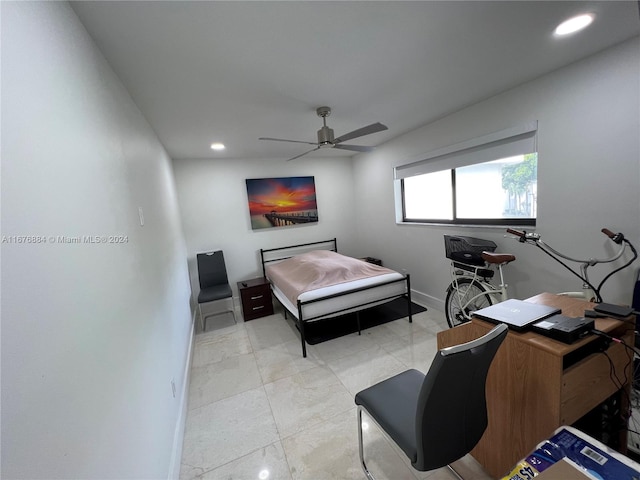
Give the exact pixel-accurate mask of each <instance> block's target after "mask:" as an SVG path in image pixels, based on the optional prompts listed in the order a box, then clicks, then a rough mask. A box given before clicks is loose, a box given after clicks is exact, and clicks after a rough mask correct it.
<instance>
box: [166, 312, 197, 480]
mask: <svg viewBox="0 0 640 480" xmlns="http://www.w3.org/2000/svg"><path fill="white" fill-rule="evenodd" d="M197 314H198V312H197V310H196V311H195V312H193V316H192V318H191V332H190V334H189V339H190V341H189V351H188V352H187V362H186V365H185V371H184V375H183V378H184V382H183V384H182V390H181V392H180V407H179V412H180V414H179V415H178V419H177V421H176V427H175V430H174V432H173V449H172V452H171V463H170V464H169V476H168V477H167V478H168V480H177V479H178V478H180V465H181V463H182V445H183V443H184V429H185V426H186V423H187V406H188V404H189V382H190V380H191V362H192V360H193V344H194V341H195V339H194V336H195V331H196V329H195V326H196V323H195V320H196V316H197Z"/></svg>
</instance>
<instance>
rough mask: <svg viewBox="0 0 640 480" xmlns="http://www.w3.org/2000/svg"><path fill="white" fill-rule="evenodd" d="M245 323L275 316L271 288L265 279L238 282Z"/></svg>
mask: <svg viewBox="0 0 640 480" xmlns="http://www.w3.org/2000/svg"><path fill="white" fill-rule="evenodd" d="M238 292H240V301H241V302H242V316H243V317H244V319H245V321H247V320H253V319H254V318H260V317H264V316H266V315H271V314H273V302H272V300H271V288H270V287H269V282H268V281H267V280H266V279H265V278H252V279H251V280H244V281H242V282H238Z"/></svg>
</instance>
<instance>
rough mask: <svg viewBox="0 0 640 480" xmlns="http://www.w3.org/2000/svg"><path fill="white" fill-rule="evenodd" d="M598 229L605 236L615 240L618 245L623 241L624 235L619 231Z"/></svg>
mask: <svg viewBox="0 0 640 480" xmlns="http://www.w3.org/2000/svg"><path fill="white" fill-rule="evenodd" d="M600 231H601V232H602V233H604V234H605V235H606V236H607V237H609V238H610V239H611V240H613V241H614V242H616V243H617V244H618V245H620V244H621V243H622V242H623V241H624V235H623V234H622V233H621V232H618V233H613V232H612V231H611V230H609V229H608V228H603V229H602V230H600Z"/></svg>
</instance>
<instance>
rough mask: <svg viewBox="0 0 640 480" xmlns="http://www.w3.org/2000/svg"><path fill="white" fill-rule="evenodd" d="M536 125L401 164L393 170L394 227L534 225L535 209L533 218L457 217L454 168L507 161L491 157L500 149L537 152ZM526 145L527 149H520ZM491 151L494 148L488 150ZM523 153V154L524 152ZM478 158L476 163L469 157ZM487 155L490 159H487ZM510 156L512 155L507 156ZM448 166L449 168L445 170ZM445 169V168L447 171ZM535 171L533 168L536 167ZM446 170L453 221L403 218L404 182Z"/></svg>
mask: <svg viewBox="0 0 640 480" xmlns="http://www.w3.org/2000/svg"><path fill="white" fill-rule="evenodd" d="M537 131H538V122H537V121H533V122H531V123H528V124H525V125H521V126H518V127H514V128H509V129H506V130H503V131H501V132H496V133H492V134H489V135H485V136H483V137H480V138H476V139H472V140H469V141H465V142H462V143H459V144H456V145H451V146H449V147H445V148H441V149H439V150H437V151H434V152H431V153H430V154H427V155H424V156H420V157H418V159H417V161H414V162H410V163H404V164H402V165H399V166H396V167H394V184H395V185H396V187H395V191H396V193H395V197H396V223H398V224H414V225H415V224H429V225H470V226H489V227H490V226H509V225H512V226H531V227H535V226H536V223H537V215H538V214H537V209H536V217H535V218H521V217H506V218H502V217H501V218H464V217H458V216H457V195H456V186H457V185H456V169H457V168H462V167H466V166H470V165H480V164H483V163H489V162H492V161H496V160H500V159H501V158H507V156H504V157H502V156H501V155H500V156H495V157H494V156H493V155H492V153H496V152H498V151H500V149H501V148H507V149H509V148H511V147H510V146H509V145H510V144H511V145H513V146H514V147H513V148H516V149H520V151H519V152H518V153H516V155H527V154H531V153H535V154H537V153H538V148H537ZM522 145H528V146H529V147H530V148H526V147H524V149H523V147H522ZM492 149H495V150H494V151H492ZM525 150H527V151H525ZM476 155H478V159H479V161H475V160H474V159H473V157H476ZM487 155H489V156H491V157H493V158H491V159H487ZM510 156H513V155H510ZM449 165H450V167H449ZM447 167H449V168H447ZM536 169H537V167H536ZM442 171H449V172H450V177H451V195H452V198H451V206H452V210H453V218H452V219H451V220H449V219H429V218H419V219H414V218H407V216H406V203H405V199H406V197H405V186H404V179H405V178H410V177H415V176H418V175H424V174H429V173H435V172H442Z"/></svg>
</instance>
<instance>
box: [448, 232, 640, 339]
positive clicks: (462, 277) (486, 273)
mask: <svg viewBox="0 0 640 480" xmlns="http://www.w3.org/2000/svg"><path fill="white" fill-rule="evenodd" d="M507 233H510V234H512V235H515V236H516V237H517V238H518V241H519V242H520V243H529V244H532V245H535V246H536V247H538V248H540V249H541V250H542V251H543V252H545V253H546V254H547V255H549V256H550V257H551V258H553V259H554V260H555V261H557V262H558V263H560V264H561V265H562V266H563V267H565V268H566V269H567V270H569V271H570V272H571V273H572V274H574V275H575V276H577V277H578V278H579V279H580V280H581V281H582V282H583V283H582V290H581V291H578V292H561V293H559V294H558V295H564V296H569V297H573V298H582V299H584V300H588V301H591V302H595V303H602V296H601V295H600V290H601V289H602V287H603V285H604V283H605V282H606V281H607V280H608V279H609V278H611V276H612V275H614V274H615V273H617V272H619V271H620V270H622V269H624V268H626V267H628V266H629V265H631V264H632V263H633V262H634V261H635V260H636V259H637V258H638V252H637V251H636V249H635V247H634V246H633V244H632V243H631V242H630V241H629V240H628V239H627V238H625V236H624V234H622V233H613V232H612V231H611V230H609V229H606V228H603V229H602V233H604V234H605V235H607V236H608V237H609V238H610V239H611V240H612V241H613V242H614V243H616V244H618V245H620V248H619V249H618V251H617V252H614V254H613V255H612V256H611V257H609V258H604V259H596V258H589V259H586V260H584V259H577V258H573V257H570V256H568V255H565V254H563V253H561V252H559V251H557V250H555V249H554V248H553V247H551V246H550V245H548V244H547V243H545V242H543V241H542V237H541V236H540V235H539V234H537V233H527V232H526V231H519V230H514V229H511V228H508V229H507ZM445 248H446V255H447V258H449V259H450V260H451V276H452V282H451V284H450V285H449V286H448V287H447V296H446V299H445V314H446V317H447V323H448V324H449V326H450V327H454V326H456V325H459V324H461V323H464V322H467V321H469V320H470V319H471V317H472V315H473V312H474V311H476V310H479V309H480V308H484V307H488V306H490V305H493V304H495V303H499V302H501V301H504V300H507V298H508V295H507V285H506V283H505V282H504V275H503V272H502V267H504V266H505V265H507V264H508V263H510V262H512V261H514V260H515V256H513V255H511V254H496V253H493V251H494V250H495V249H496V244H495V243H494V242H492V241H490V240H482V239H477V238H472V237H460V236H458V237H454V236H449V235H445ZM627 248H629V249H630V250H631V251H632V253H633V258H631V259H630V260H629V261H628V262H626V263H625V264H624V265H622V266H620V267H618V268H616V269H614V270H613V271H611V272H609V274H607V275H606V276H605V277H604V278H603V279H602V281H601V282H600V283H599V284H598V286H597V287H596V286H594V285H593V284H592V283H591V281H590V280H589V272H588V270H589V268H590V267H593V266H595V265H598V264H600V263H611V262H614V261H616V260H618V259H619V258H621V257H622V255H623V254H624V252H625V250H626V249H627ZM561 259H563V260H567V261H570V262H574V263H578V264H580V273H578V272H576V271H575V270H574V269H572V268H571V267H570V266H569V265H567V264H566V263H565V262H564V261H563V260H561ZM496 269H497V271H498V272H499V273H500V284H499V285H498V287H496V286H494V285H493V284H492V283H491V281H490V279H491V278H492V277H493V276H494V272H495V270H496Z"/></svg>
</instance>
